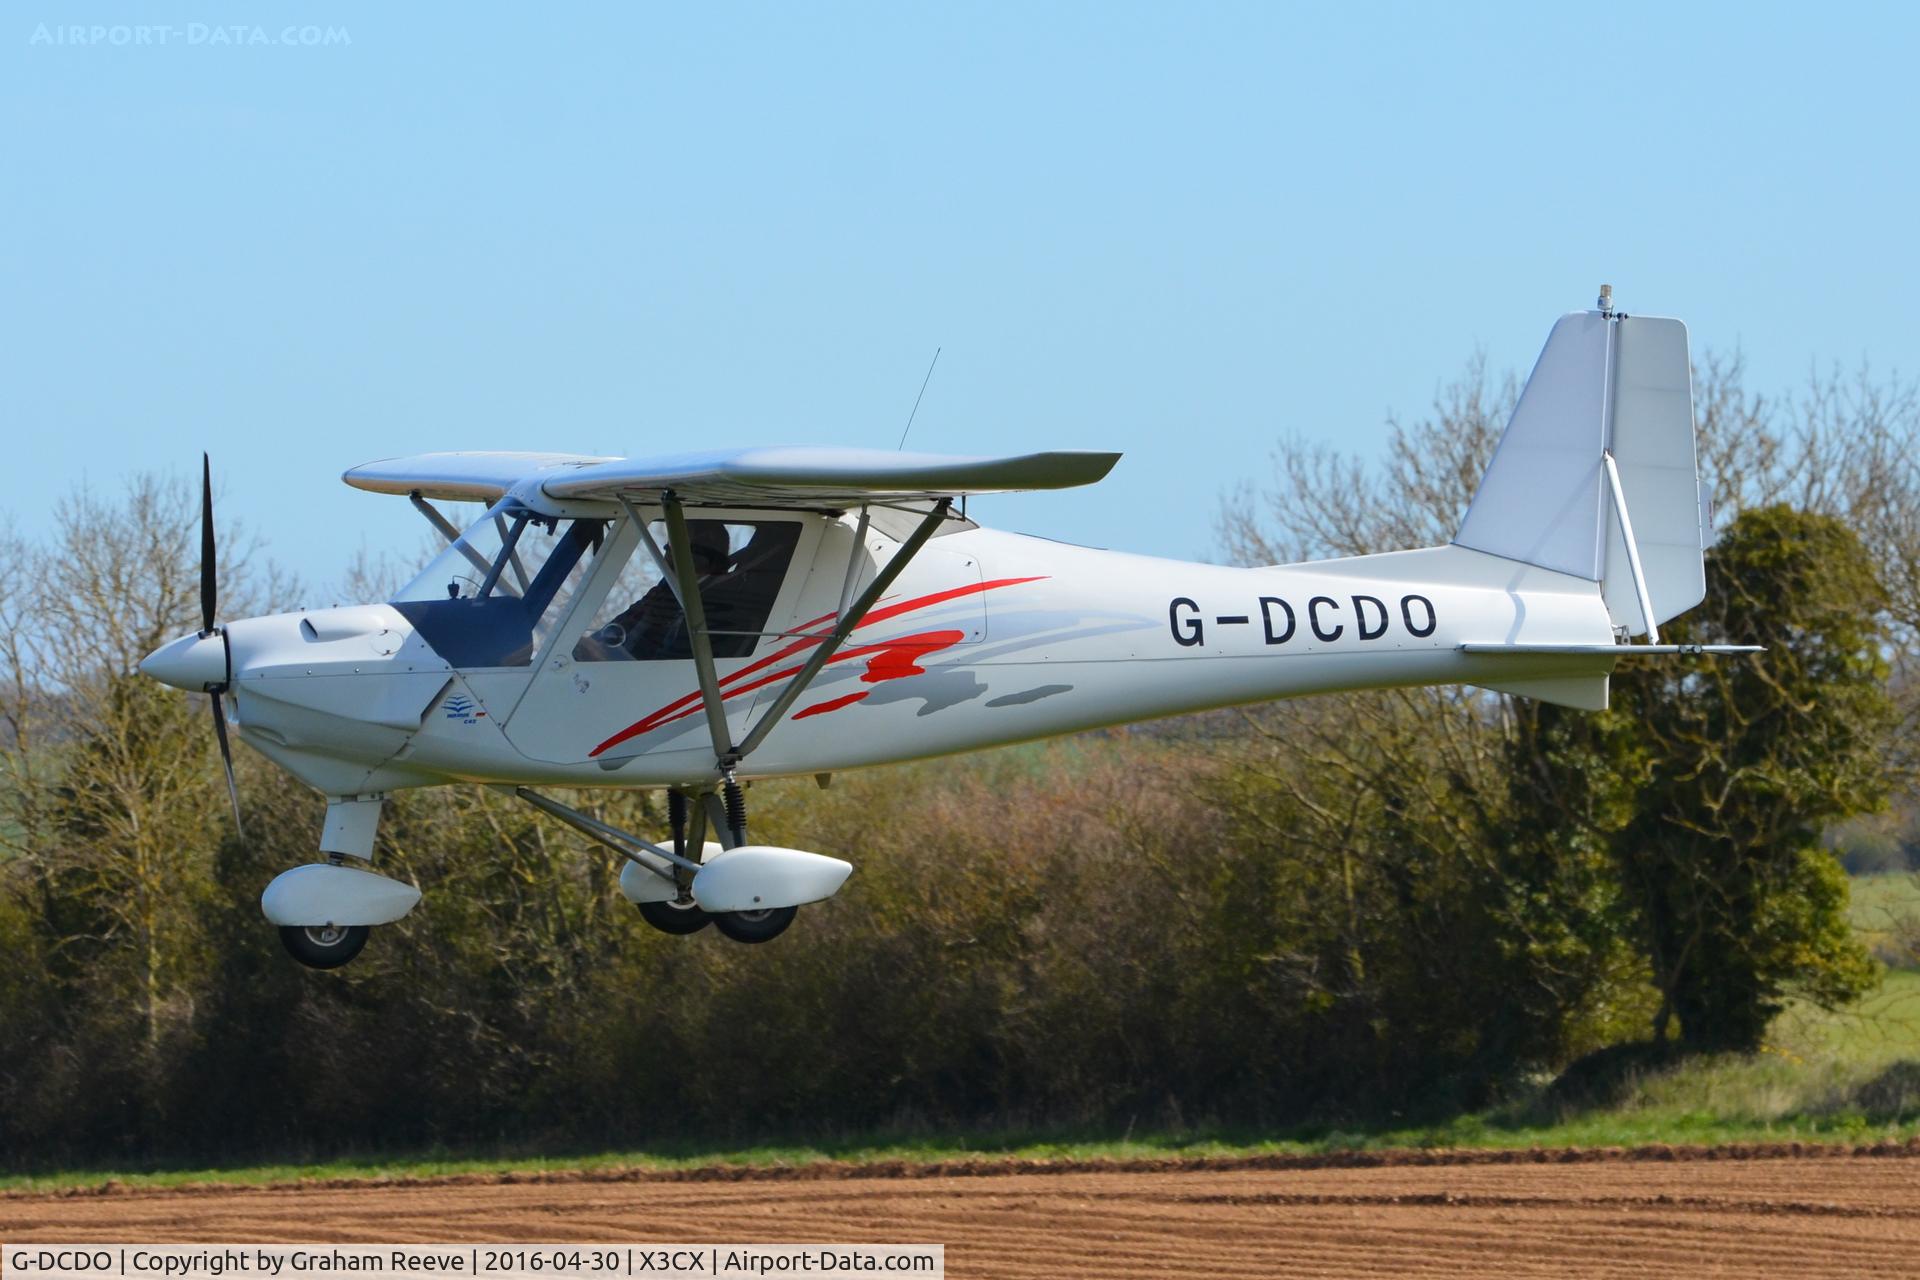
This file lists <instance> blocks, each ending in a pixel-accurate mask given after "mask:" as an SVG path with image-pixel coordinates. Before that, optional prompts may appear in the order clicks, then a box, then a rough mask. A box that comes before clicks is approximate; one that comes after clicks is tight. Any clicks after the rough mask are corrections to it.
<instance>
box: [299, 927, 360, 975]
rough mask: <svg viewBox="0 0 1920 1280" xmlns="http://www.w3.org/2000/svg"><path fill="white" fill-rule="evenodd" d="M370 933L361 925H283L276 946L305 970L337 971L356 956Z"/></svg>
mask: <svg viewBox="0 0 1920 1280" xmlns="http://www.w3.org/2000/svg"><path fill="white" fill-rule="evenodd" d="M372 932H373V930H372V929H371V928H369V927H368V926H367V925H364V924H350V925H342V924H325V925H283V926H281V929H280V945H281V946H283V947H285V948H286V949H287V954H288V955H290V956H292V957H293V958H294V959H295V960H298V961H299V962H300V963H301V964H303V965H305V966H307V968H309V969H338V968H339V967H340V966H341V965H343V964H345V963H346V962H347V961H349V960H351V959H353V958H354V957H355V956H357V955H359V954H360V948H362V947H364V946H366V945H367V936H368V935H369V934H370V933H372Z"/></svg>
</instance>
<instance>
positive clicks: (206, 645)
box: [140, 632, 227, 693]
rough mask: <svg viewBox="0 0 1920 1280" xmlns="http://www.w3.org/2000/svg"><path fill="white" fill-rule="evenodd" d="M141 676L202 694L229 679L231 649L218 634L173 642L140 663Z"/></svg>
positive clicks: (186, 637) (189, 636)
mask: <svg viewBox="0 0 1920 1280" xmlns="http://www.w3.org/2000/svg"><path fill="white" fill-rule="evenodd" d="M140 671H141V674H143V675H147V676H151V677H152V678H153V679H155V680H158V681H159V682H160V683H161V684H170V685H172V686H173V687H174V688H176V689H188V690H191V691H192V692H194V693H199V692H201V691H202V690H204V689H206V688H207V686H209V685H216V684H224V683H226V679H227V646H226V642H225V641H223V640H221V638H220V635H219V633H218V632H214V633H211V634H209V635H204V636H202V635H185V636H181V637H180V638H179V639H178V640H170V641H168V642H167V643H166V644H163V645H161V646H160V647H159V648H158V649H155V650H154V651H153V652H152V653H150V654H148V655H147V656H146V657H144V658H142V659H141V660H140Z"/></svg>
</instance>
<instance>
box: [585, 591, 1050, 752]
mask: <svg viewBox="0 0 1920 1280" xmlns="http://www.w3.org/2000/svg"><path fill="white" fill-rule="evenodd" d="M1045 576H1046V575H1044V574H1041V575H1036V576H1034V577H1030V578H995V579H993V580H992V581H989V582H975V583H969V584H968V585H966V586H964V587H951V588H949V589H947V590H945V591H935V592H933V593H932V594H930V595H924V596H915V597H914V598H913V599H911V600H902V601H899V602H898V603H896V604H890V605H884V606H880V607H876V608H875V609H873V610H872V611H871V612H869V613H868V614H867V616H866V617H864V618H862V619H861V620H860V622H859V624H858V625H857V626H855V627H854V630H855V631H860V630H863V629H864V628H867V627H870V626H873V625H874V624H875V623H880V622H885V621H887V620H889V619H891V618H897V617H899V616H901V615H902V614H906V613H912V612H915V611H916V610H920V609H930V608H932V607H933V606H934V605H937V604H945V603H947V602H948V601H949V600H960V599H964V598H965V597H967V596H973V595H982V594H984V593H986V592H988V591H996V590H998V589H999V588H1001V587H1015V586H1019V585H1020V584H1021V583H1025V582H1039V581H1041V580H1042V579H1043V578H1044V577H1045ZM838 616H839V615H838V614H837V613H829V614H826V615H824V616H823V617H820V618H816V619H814V620H813V621H811V622H808V623H806V624H804V625H803V626H802V627H800V628H798V629H799V630H805V629H806V628H807V627H813V626H819V625H821V624H823V623H826V622H830V621H832V620H833V619H834V618H836V617H838ZM949 635H950V636H952V637H953V639H951V640H948V639H945V637H947V636H949ZM964 635H965V633H964V632H958V631H954V632H946V631H932V632H927V633H925V634H922V635H917V636H902V637H900V638H899V639H897V640H891V641H883V642H881V643H878V644H872V645H866V646H861V647H856V648H852V649H842V650H841V651H840V652H839V653H836V654H834V655H833V657H832V658H831V659H830V660H829V661H828V665H829V666H831V665H833V663H836V662H845V661H847V660H849V659H851V658H859V657H868V656H871V655H874V654H876V653H883V652H884V651H888V650H893V649H901V650H903V651H904V650H905V649H906V648H909V647H910V648H912V649H913V653H911V654H908V655H906V656H904V657H902V658H901V659H899V660H898V661H896V662H894V663H893V664H892V665H891V666H886V667H882V668H881V669H882V670H883V671H887V672H890V674H879V675H876V674H875V670H874V666H873V665H870V666H869V667H868V670H867V674H866V675H864V676H862V677H861V679H862V680H867V681H876V680H893V679H899V678H901V677H904V676H914V675H920V674H922V671H923V669H922V668H920V667H919V666H917V665H916V662H917V659H918V658H922V657H925V656H926V655H927V654H928V653H930V652H932V651H933V650H935V649H944V648H946V647H948V646H949V645H952V644H957V643H958V642H959V641H960V639H962V638H963V637H964ZM828 638H829V633H825V632H823V633H822V634H820V635H817V636H804V637H802V638H800V639H798V640H795V641H794V642H793V643H792V644H790V645H788V646H786V647H785V648H783V649H778V650H776V651H774V652H773V653H770V654H768V655H767V656H766V657H764V658H758V659H755V660H754V661H752V662H750V663H748V664H747V665H746V666H744V667H742V668H740V669H739V670H738V671H736V672H734V673H733V674H732V675H729V676H723V677H722V678H721V680H720V686H721V689H722V691H723V692H722V693H721V695H720V696H721V698H722V700H727V699H731V698H734V697H736V696H738V695H740V694H743V693H749V692H751V691H753V690H755V689H760V688H764V687H765V686H767V685H769V684H774V683H777V682H779V681H781V680H786V679H790V678H791V677H793V676H796V675H798V674H799V673H800V670H801V666H803V665H804V664H796V665H794V666H792V667H788V668H786V669H785V670H781V671H775V672H773V673H772V674H770V675H766V676H762V677H761V678H760V679H758V680H748V681H746V682H745V683H738V682H740V681H741V680H742V678H743V677H745V676H749V675H753V674H755V673H757V672H760V671H764V670H765V669H766V668H768V667H770V666H772V665H773V664H775V663H776V662H779V661H781V660H782V659H784V658H790V657H792V656H793V655H794V654H796V653H800V652H802V651H803V650H806V649H811V648H813V647H814V646H815V645H818V644H821V643H824V642H825V641H826V640H827V639H828ZM880 662H881V659H878V658H876V659H875V663H876V664H878V663H880ZM729 685H732V686H733V687H732V688H728V687H727V686H729ZM836 701H837V700H836ZM699 704H700V691H699V690H698V689H696V690H694V691H693V692H692V693H689V694H685V695H683V696H681V697H679V698H676V699H675V700H674V701H672V702H669V703H668V704H667V705H666V706H664V707H661V708H659V709H658V710H656V711H653V712H652V713H650V714H648V715H647V716H645V717H643V718H642V719H639V720H636V721H634V722H633V723H632V724H630V725H628V726H627V727H626V728H624V729H622V730H621V731H620V732H618V733H616V734H614V735H613V736H612V737H611V738H608V739H607V740H606V741H605V742H603V743H601V744H600V745H599V746H597V747H595V748H594V749H593V750H592V751H590V752H588V753H587V754H588V756H589V758H591V757H593V756H597V755H599V754H600V753H601V752H603V751H606V750H608V749H609V748H612V747H617V746H619V745H620V744H621V743H623V742H625V741H627V740H628V739H630V738H635V737H638V736H639V735H640V734H643V733H647V732H649V731H650V730H653V729H658V728H660V727H661V726H662V725H667V724H671V723H673V722H674V721H675V720H681V719H685V718H686V717H687V716H690V715H692V714H694V712H695V711H696V710H698V708H699ZM841 705H851V703H850V701H849V702H843V703H841ZM837 709H838V708H837V707H834V708H829V707H828V706H827V704H826V703H821V704H819V707H818V708H815V707H809V708H808V709H807V713H808V714H824V713H825V711H826V710H837ZM794 718H795V719H796V720H797V719H799V718H800V717H799V716H795V717H794Z"/></svg>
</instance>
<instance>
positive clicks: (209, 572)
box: [200, 453, 247, 839]
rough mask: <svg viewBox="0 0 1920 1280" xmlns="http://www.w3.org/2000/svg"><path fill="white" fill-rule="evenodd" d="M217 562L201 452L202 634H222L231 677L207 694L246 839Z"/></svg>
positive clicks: (209, 468) (209, 481) (209, 472)
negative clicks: (225, 698) (227, 700)
mask: <svg viewBox="0 0 1920 1280" xmlns="http://www.w3.org/2000/svg"><path fill="white" fill-rule="evenodd" d="M215 563H216V562H215V556H214V543H213V463H212V461H211V460H209V459H208V457H207V455H206V454H204V453H203V454H201V455H200V634H201V636H202V637H205V636H209V635H218V636H219V637H220V645H221V648H222V649H224V650H225V651H226V655H227V678H226V680H225V681H223V682H222V683H220V684H215V685H208V686H207V695H208V697H209V699H210V700H211V705H212V707H213V733H214V736H215V737H216V738H218V739H219V740H220V763H221V765H222V767H224V768H225V769H226V771H227V799H228V800H229V801H231V802H232V804H233V829H234V831H235V832H236V833H237V834H238V835H239V836H240V837H241V838H242V839H245V838H246V834H247V832H246V828H245V827H243V826H242V825H241V823H240V788H239V787H238V786H237V785H236V784H235V783H234V780H233V746H232V744H231V743H229V742H228V741H227V713H226V709H225V708H224V707H222V706H221V705H220V695H221V694H223V693H225V692H227V689H228V686H229V685H231V684H232V683H233V644H232V642H231V641H229V640H228V639H227V629H226V628H225V627H216V626H214V624H213V620H214V616H215V614H216V613H217V612H218V608H219V603H220V589H219V586H218V582H217V578H218V573H217V572H216V568H215Z"/></svg>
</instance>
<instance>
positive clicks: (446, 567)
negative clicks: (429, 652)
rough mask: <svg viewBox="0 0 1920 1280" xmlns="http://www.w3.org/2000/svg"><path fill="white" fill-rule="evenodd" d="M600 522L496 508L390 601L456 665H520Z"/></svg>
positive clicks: (595, 544) (576, 580)
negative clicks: (565, 518) (564, 518)
mask: <svg viewBox="0 0 1920 1280" xmlns="http://www.w3.org/2000/svg"><path fill="white" fill-rule="evenodd" d="M606 530H607V522H606V521H604V520H563V519H559V518H556V517H553V516H542V515H539V514H537V513H535V512H532V511H529V510H528V509H526V508H525V507H514V506H512V505H509V504H507V503H502V504H501V505H499V506H496V507H494V508H493V509H492V510H490V511H488V512H487V513H486V514H485V515H484V516H482V517H481V518H480V519H479V520H477V521H475V522H474V524H473V525H472V526H471V527H469V528H468V529H467V531H466V532H465V533H463V534H461V535H460V537H459V539H458V540H457V541H456V542H454V543H453V544H452V545H451V546H449V547H447V548H446V550H444V551H442V552H441V553H440V554H439V555H437V556H435V557H434V558H433V560H432V561H431V562H430V563H429V564H428V565H427V567H426V568H425V569H423V570H421V572H420V574H419V575H418V576H417V577H415V578H414V580H413V581H412V582H410V583H408V584H407V585H406V586H405V587H403V588H401V590H400V592H399V594H398V595H397V596H396V597H395V598H394V600H393V606H394V608H396V609H398V610H399V611H400V612H401V613H402V614H404V615H405V616H406V618H407V620H408V621H409V622H411V623H412V624H413V625H414V628H415V629H416V630H417V631H419V633H420V636H421V638H422V639H424V640H425V641H426V642H427V643H428V644H429V645H431V646H433V650H434V652H436V653H438V654H439V655H440V656H441V657H442V658H444V659H446V661H447V662H449V663H451V664H452V665H454V666H456V667H524V666H526V665H528V664H529V663H531V662H532V661H533V655H534V653H535V652H536V651H537V650H538V649H539V647H540V645H541V643H542V642H544V641H545V639H546V637H547V635H548V634H549V633H550V632H551V630H552V629H553V627H554V626H555V625H556V624H557V622H558V621H559V619H561V618H562V617H564V616H565V615H566V612H567V605H568V603H569V602H570V601H571V599H572V596H573V593H574V592H575V591H576V590H578V589H579V587H580V584H581V582H582V580H583V579H584V577H585V573H584V566H585V564H586V562H587V561H588V559H589V558H590V555H591V553H592V552H593V551H595V550H597V549H598V548H599V546H600V545H601V543H602V541H603V540H604V539H605V537H606Z"/></svg>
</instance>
